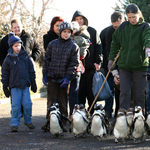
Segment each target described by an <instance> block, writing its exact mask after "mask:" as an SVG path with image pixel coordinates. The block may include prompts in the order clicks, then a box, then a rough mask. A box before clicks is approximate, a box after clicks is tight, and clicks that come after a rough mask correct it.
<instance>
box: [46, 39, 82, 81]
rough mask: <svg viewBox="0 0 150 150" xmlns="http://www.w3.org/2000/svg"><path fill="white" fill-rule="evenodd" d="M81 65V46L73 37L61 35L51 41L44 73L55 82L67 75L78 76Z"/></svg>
mask: <svg viewBox="0 0 150 150" xmlns="http://www.w3.org/2000/svg"><path fill="white" fill-rule="evenodd" d="M78 65H79V47H78V46H77V44H76V43H74V42H73V41H72V40H71V38H69V39H68V40H63V39H61V37H59V38H58V39H55V40H53V41H51V42H50V43H49V45H48V47H47V49H46V53H45V57H44V64H43V73H46V74H47V76H48V79H49V80H51V81H53V82H59V81H60V80H61V79H62V78H64V77H65V75H69V76H71V77H72V78H74V76H76V70H77V67H78Z"/></svg>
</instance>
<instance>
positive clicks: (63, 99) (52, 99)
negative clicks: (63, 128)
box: [46, 81, 68, 119]
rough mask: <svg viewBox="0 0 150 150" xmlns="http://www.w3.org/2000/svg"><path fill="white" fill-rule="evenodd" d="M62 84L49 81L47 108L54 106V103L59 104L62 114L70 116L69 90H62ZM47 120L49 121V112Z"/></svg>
mask: <svg viewBox="0 0 150 150" xmlns="http://www.w3.org/2000/svg"><path fill="white" fill-rule="evenodd" d="M60 85H61V83H56V82H52V81H48V86H47V108H49V107H50V106H52V105H53V103H56V102H58V103H59V109H60V112H61V114H63V115H65V116H66V117H67V116H68V109H67V103H68V95H67V90H68V88H66V89H62V88H60ZM46 119H49V112H48V111H47V115H46Z"/></svg>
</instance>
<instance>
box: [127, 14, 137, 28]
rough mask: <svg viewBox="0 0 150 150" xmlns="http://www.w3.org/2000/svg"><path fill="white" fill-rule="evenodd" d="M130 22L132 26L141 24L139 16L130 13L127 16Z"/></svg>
mask: <svg viewBox="0 0 150 150" xmlns="http://www.w3.org/2000/svg"><path fill="white" fill-rule="evenodd" d="M127 17H128V20H129V22H130V23H131V24H132V25H135V24H137V23H138V22H139V14H134V13H128V14H127Z"/></svg>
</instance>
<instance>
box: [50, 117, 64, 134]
mask: <svg viewBox="0 0 150 150" xmlns="http://www.w3.org/2000/svg"><path fill="white" fill-rule="evenodd" d="M50 132H51V134H53V135H55V134H60V133H62V129H61V127H60V125H59V120H58V118H57V116H56V115H55V114H51V116H50Z"/></svg>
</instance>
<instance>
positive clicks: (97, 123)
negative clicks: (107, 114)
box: [91, 115, 104, 136]
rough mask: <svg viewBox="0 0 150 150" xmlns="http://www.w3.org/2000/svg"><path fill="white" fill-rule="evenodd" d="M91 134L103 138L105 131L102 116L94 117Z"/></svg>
mask: <svg viewBox="0 0 150 150" xmlns="http://www.w3.org/2000/svg"><path fill="white" fill-rule="evenodd" d="M91 133H92V134H93V135H94V136H103V133H104V129H103V127H102V120H101V118H100V116H96V115H95V116H94V117H93V119H92V125H91Z"/></svg>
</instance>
